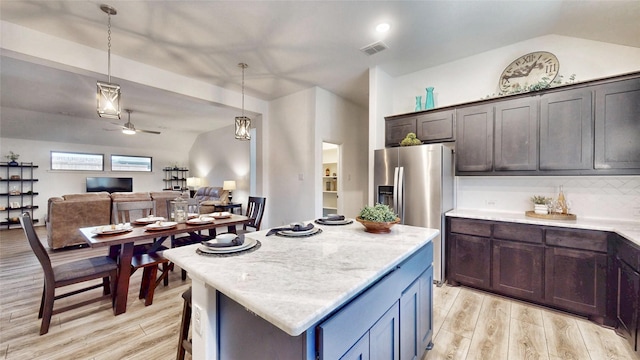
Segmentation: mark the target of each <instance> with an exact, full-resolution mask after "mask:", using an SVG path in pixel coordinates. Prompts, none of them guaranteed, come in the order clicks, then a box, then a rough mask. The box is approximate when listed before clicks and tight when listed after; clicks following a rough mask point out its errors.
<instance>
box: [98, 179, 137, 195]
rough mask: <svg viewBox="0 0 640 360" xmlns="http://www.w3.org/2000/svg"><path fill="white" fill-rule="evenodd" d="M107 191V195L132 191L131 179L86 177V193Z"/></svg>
mask: <svg viewBox="0 0 640 360" xmlns="http://www.w3.org/2000/svg"><path fill="white" fill-rule="evenodd" d="M100 191H107V192H109V193H112V192H116V191H126V192H132V191H133V178H116V177H88V178H87V192H100Z"/></svg>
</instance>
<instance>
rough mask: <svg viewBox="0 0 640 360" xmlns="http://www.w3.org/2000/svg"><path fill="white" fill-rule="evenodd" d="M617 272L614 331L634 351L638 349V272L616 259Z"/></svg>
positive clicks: (639, 298)
mask: <svg viewBox="0 0 640 360" xmlns="http://www.w3.org/2000/svg"><path fill="white" fill-rule="evenodd" d="M616 272H617V283H618V284H617V289H618V293H617V298H616V318H617V319H618V326H617V329H616V331H617V332H618V333H621V334H622V335H623V336H624V337H625V338H626V339H627V340H628V341H629V343H631V346H632V348H633V350H634V351H639V350H640V349H638V329H639V328H640V324H638V317H639V314H638V312H639V310H638V308H639V307H640V274H639V273H638V272H636V271H634V270H633V269H632V268H631V267H630V266H629V265H627V264H626V263H625V262H623V261H621V260H618V261H616Z"/></svg>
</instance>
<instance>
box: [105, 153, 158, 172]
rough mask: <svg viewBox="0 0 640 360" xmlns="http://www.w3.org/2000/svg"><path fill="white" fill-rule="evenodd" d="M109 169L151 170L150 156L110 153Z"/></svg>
mask: <svg viewBox="0 0 640 360" xmlns="http://www.w3.org/2000/svg"><path fill="white" fill-rule="evenodd" d="M111 171H147V172H150V171H151V157H149V156H126V155H111Z"/></svg>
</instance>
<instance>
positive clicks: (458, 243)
mask: <svg viewBox="0 0 640 360" xmlns="http://www.w3.org/2000/svg"><path fill="white" fill-rule="evenodd" d="M448 241H450V245H451V262H450V264H451V265H450V269H451V270H452V273H451V276H452V280H455V281H456V282H459V283H461V284H465V285H472V286H476V287H479V288H482V289H488V288H489V287H490V285H491V283H490V280H491V278H490V274H491V273H490V270H491V239H490V238H485V237H480V236H471V235H462V234H451V235H450V236H449V238H448Z"/></svg>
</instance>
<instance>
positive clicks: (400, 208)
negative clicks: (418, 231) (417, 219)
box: [396, 166, 404, 224]
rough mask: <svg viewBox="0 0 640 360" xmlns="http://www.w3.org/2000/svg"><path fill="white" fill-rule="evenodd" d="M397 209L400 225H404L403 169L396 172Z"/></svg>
mask: <svg viewBox="0 0 640 360" xmlns="http://www.w3.org/2000/svg"><path fill="white" fill-rule="evenodd" d="M397 189H398V207H397V208H396V212H397V214H398V216H400V219H401V220H400V223H401V224H404V167H403V166H401V167H400V171H399V172H398V187H397Z"/></svg>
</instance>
